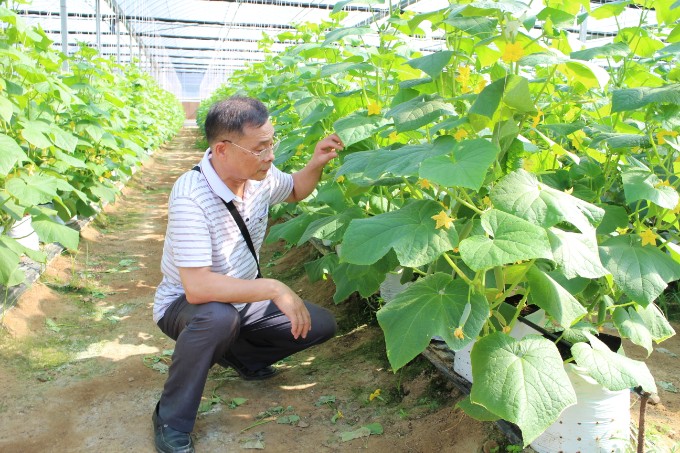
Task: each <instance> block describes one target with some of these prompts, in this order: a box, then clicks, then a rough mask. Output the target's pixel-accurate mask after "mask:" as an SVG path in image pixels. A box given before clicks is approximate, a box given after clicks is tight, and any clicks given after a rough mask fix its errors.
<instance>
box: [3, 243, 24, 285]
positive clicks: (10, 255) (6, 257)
mask: <svg viewBox="0 0 680 453" xmlns="http://www.w3.org/2000/svg"><path fill="white" fill-rule="evenodd" d="M18 267H19V255H17V254H16V253H15V252H14V251H12V250H10V249H9V248H8V247H7V246H6V245H5V244H2V243H0V284H1V285H3V286H7V287H9V286H14V285H18V284H19V283H21V281H16V280H17V279H16V278H14V277H15V276H16V270H17V268H18ZM22 281H23V280H22Z"/></svg>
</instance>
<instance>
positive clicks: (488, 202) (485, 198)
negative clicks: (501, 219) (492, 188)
mask: <svg viewBox="0 0 680 453" xmlns="http://www.w3.org/2000/svg"><path fill="white" fill-rule="evenodd" d="M482 203H484V206H491V198H489V196H488V195H487V196H485V197H484V198H482Z"/></svg>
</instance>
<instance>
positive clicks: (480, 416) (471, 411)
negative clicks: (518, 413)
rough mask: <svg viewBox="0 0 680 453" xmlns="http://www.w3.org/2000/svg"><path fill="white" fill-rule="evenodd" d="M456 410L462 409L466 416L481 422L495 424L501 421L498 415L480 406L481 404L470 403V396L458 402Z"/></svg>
mask: <svg viewBox="0 0 680 453" xmlns="http://www.w3.org/2000/svg"><path fill="white" fill-rule="evenodd" d="M456 408H457V409H461V410H462V411H463V412H465V415H467V416H469V417H472V418H474V419H475V420H479V421H480V422H495V421H496V420H499V419H500V417H499V416H498V415H495V414H492V413H491V412H489V411H488V410H486V408H485V407H484V406H480V405H479V404H475V403H473V402H472V401H470V395H468V396H466V397H465V398H463V399H462V400H460V401H458V402H457V403H456Z"/></svg>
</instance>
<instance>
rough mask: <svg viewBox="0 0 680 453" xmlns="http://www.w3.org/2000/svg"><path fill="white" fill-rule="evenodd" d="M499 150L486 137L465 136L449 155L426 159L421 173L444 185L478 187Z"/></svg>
mask: <svg viewBox="0 0 680 453" xmlns="http://www.w3.org/2000/svg"><path fill="white" fill-rule="evenodd" d="M499 152H500V149H499V148H498V146H496V145H494V144H492V143H491V142H490V141H488V140H485V139H482V138H478V139H474V140H465V141H463V142H460V143H457V144H456V145H455V146H454V148H453V153H452V154H453V155H452V156H450V155H442V156H437V157H432V158H429V159H427V160H425V161H424V162H423V163H422V165H421V166H420V177H421V178H425V179H427V180H429V181H431V182H434V183H437V184H441V185H444V186H451V187H467V188H468V189H473V190H479V189H480V188H481V187H482V184H483V183H484V178H485V177H486V172H487V171H488V170H489V167H490V166H491V164H492V163H493V162H494V161H495V160H496V156H497V155H498V153H499Z"/></svg>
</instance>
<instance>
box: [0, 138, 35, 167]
mask: <svg viewBox="0 0 680 453" xmlns="http://www.w3.org/2000/svg"><path fill="white" fill-rule="evenodd" d="M27 160H28V157H27V156H26V153H25V152H24V150H23V149H21V146H19V145H18V144H17V142H16V141H15V140H14V139H13V138H12V137H10V136H9V135H5V134H1V133H0V176H4V175H6V174H8V173H9V172H10V171H11V170H12V168H14V166H15V165H16V164H17V163H21V162H25V161H27Z"/></svg>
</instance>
